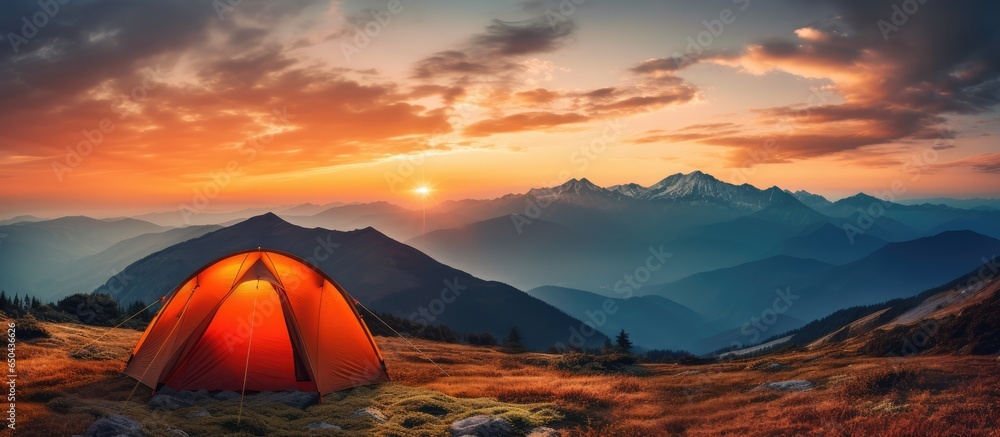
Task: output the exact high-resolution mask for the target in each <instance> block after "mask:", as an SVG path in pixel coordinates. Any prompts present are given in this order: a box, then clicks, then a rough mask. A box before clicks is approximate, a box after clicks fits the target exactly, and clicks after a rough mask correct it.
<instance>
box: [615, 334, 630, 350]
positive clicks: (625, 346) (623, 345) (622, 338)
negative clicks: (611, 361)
mask: <svg viewBox="0 0 1000 437" xmlns="http://www.w3.org/2000/svg"><path fill="white" fill-rule="evenodd" d="M615 343H616V345H617V346H618V352H621V353H624V354H630V353H632V340H629V338H628V333H627V332H625V330H624V329H622V332H619V333H618V337H616V338H615Z"/></svg>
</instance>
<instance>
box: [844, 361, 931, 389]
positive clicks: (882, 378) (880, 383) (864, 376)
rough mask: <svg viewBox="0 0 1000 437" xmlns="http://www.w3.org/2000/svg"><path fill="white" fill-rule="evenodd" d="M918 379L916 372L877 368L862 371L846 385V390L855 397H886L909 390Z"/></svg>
mask: <svg viewBox="0 0 1000 437" xmlns="http://www.w3.org/2000/svg"><path fill="white" fill-rule="evenodd" d="M916 379H917V373H916V372H914V371H912V370H909V369H905V368H903V367H899V366H896V367H893V368H890V369H885V368H876V369H871V370H866V371H862V372H861V373H860V374H858V375H857V376H856V377H855V378H853V379H851V380H849V381H848V382H847V383H846V384H845V385H844V390H845V393H847V395H849V396H853V397H863V396H879V395H886V394H890V393H897V392H903V391H906V390H909V389H910V388H912V387H913V385H914V384H915V382H916Z"/></svg>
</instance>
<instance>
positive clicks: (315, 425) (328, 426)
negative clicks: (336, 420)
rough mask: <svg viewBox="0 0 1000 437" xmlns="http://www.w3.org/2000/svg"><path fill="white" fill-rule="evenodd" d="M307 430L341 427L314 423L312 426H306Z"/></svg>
mask: <svg viewBox="0 0 1000 437" xmlns="http://www.w3.org/2000/svg"><path fill="white" fill-rule="evenodd" d="M306 428H308V429H340V427H339V426H337V425H331V424H329V423H326V422H313V423H310V424H308V425H306Z"/></svg>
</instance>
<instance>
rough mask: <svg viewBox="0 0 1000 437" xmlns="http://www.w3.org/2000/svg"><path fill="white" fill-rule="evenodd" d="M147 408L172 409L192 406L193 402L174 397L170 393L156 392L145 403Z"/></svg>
mask: <svg viewBox="0 0 1000 437" xmlns="http://www.w3.org/2000/svg"><path fill="white" fill-rule="evenodd" d="M147 405H149V408H152V409H154V410H166V411H174V410H177V409H181V408H187V407H193V406H194V402H191V401H189V400H187V399H182V398H179V397H176V396H174V395H172V394H165V393H157V394H155V395H153V398H152V399H150V400H149V402H148V403H147Z"/></svg>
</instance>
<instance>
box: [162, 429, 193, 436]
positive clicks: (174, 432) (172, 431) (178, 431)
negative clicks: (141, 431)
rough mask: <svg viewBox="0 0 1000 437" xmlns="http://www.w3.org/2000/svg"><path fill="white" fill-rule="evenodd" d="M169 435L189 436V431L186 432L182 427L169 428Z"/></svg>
mask: <svg viewBox="0 0 1000 437" xmlns="http://www.w3.org/2000/svg"><path fill="white" fill-rule="evenodd" d="M167 435H175V436H177V437H189V436H188V433H186V432H184V430H182V429H177V428H167Z"/></svg>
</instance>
